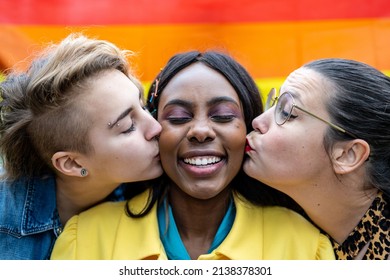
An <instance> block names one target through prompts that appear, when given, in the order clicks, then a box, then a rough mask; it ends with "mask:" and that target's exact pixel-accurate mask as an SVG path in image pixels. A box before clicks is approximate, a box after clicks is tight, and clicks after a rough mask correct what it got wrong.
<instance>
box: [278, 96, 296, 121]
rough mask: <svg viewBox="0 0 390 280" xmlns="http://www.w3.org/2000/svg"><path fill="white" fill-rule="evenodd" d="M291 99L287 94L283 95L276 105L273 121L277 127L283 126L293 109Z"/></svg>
mask: <svg viewBox="0 0 390 280" xmlns="http://www.w3.org/2000/svg"><path fill="white" fill-rule="evenodd" d="M293 103H294V102H293V99H292V96H291V95H290V94H288V93H283V94H282V95H281V96H280V97H279V98H278V101H277V103H276V107H275V121H276V123H277V124H278V125H282V124H284V123H285V122H286V121H288V119H289V118H290V116H291V112H292V109H293Z"/></svg>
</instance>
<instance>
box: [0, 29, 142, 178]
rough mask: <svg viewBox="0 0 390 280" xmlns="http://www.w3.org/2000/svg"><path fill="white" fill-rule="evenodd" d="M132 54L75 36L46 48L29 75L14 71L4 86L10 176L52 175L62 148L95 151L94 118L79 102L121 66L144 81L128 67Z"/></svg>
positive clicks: (2, 124) (1, 146)
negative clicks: (96, 82)
mask: <svg viewBox="0 0 390 280" xmlns="http://www.w3.org/2000/svg"><path fill="white" fill-rule="evenodd" d="M129 53H130V52H128V51H125V50H120V49H118V48H117V47H116V46H115V45H113V44H111V43H109V42H107V41H103V40H94V39H89V38H86V37H84V36H82V35H79V34H71V35H70V36H68V37H67V38H65V39H64V40H63V41H62V42H60V43H59V44H58V45H51V46H49V47H48V48H47V49H45V50H44V52H43V53H42V54H41V55H40V56H38V57H37V58H36V59H35V60H34V61H33V63H32V65H31V66H30V68H29V69H28V70H27V71H26V72H25V73H16V72H15V73H10V74H9V75H8V76H7V77H6V79H5V81H3V82H2V83H1V85H0V92H1V99H2V101H1V103H0V135H1V139H0V152H1V156H2V158H3V162H4V167H5V171H6V174H5V176H6V177H8V178H9V179H16V178H19V177H21V176H40V175H44V174H47V173H50V172H52V163H51V157H52V155H53V154H54V153H55V152H57V151H59V150H72V151H78V152H82V153H89V152H93V151H92V147H91V146H90V144H89V141H87V139H88V137H87V135H88V132H89V127H90V121H88V120H89V119H90V116H89V115H88V113H87V112H86V110H84V109H83V106H82V104H79V103H80V102H76V101H75V100H76V98H77V97H78V96H80V95H82V94H83V93H84V92H88V91H86V90H85V86H86V83H87V82H88V81H90V79H91V78H93V77H96V75H98V74H99V73H101V72H103V71H105V70H112V69H116V70H119V71H121V72H123V73H124V74H125V75H127V76H128V77H129V78H130V79H131V80H132V81H133V82H135V84H136V85H139V82H138V80H136V79H135V78H134V77H133V76H131V75H130V71H129V70H130V69H128V67H129V65H128V61H127V57H128V54H129ZM139 87H140V86H139ZM77 100H79V99H77Z"/></svg>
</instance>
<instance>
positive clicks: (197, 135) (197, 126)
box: [187, 118, 215, 143]
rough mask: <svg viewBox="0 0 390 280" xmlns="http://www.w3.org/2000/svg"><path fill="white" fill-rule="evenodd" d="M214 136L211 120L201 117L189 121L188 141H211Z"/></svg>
mask: <svg viewBox="0 0 390 280" xmlns="http://www.w3.org/2000/svg"><path fill="white" fill-rule="evenodd" d="M214 138H215V131H214V129H213V127H212V123H211V120H209V119H208V118H207V119H202V120H196V119H193V120H192V121H191V126H190V128H189V130H188V132H187V139H188V140H189V141H196V142H199V143H203V142H208V141H212V140H213V139H214Z"/></svg>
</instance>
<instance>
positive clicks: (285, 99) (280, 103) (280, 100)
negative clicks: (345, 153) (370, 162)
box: [265, 88, 358, 138]
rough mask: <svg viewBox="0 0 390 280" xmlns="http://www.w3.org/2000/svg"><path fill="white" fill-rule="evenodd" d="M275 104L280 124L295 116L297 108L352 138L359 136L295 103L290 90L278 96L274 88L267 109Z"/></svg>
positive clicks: (269, 95) (269, 96)
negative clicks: (293, 112) (294, 112)
mask: <svg viewBox="0 0 390 280" xmlns="http://www.w3.org/2000/svg"><path fill="white" fill-rule="evenodd" d="M275 104H276V107H275V111H274V113H275V122H276V123H277V124H278V125H283V124H284V123H285V122H287V121H288V120H289V119H290V118H291V116H292V117H294V115H292V111H293V109H294V108H297V109H298V110H301V111H302V112H305V113H306V114H308V115H310V116H312V117H314V118H316V119H317V120H320V121H322V122H324V123H326V124H328V125H329V126H330V127H332V128H333V129H336V130H338V131H340V132H342V133H344V134H347V135H349V136H351V137H352V138H358V137H356V136H355V135H354V134H352V133H350V132H348V131H346V130H345V129H344V128H342V127H340V126H338V125H336V124H333V123H331V122H328V121H326V120H324V119H323V118H321V117H319V116H317V115H315V114H313V113H310V112H309V111H307V110H305V109H303V108H301V107H299V106H298V105H297V104H295V101H294V97H293V96H292V94H291V93H290V92H284V93H282V94H281V95H280V96H279V97H278V96H277V93H276V89H275V88H272V89H271V91H270V92H269V94H268V98H267V102H266V105H265V108H266V110H268V109H269V108H271V107H272V106H274V105H275Z"/></svg>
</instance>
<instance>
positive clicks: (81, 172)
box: [80, 168, 88, 177]
mask: <svg viewBox="0 0 390 280" xmlns="http://www.w3.org/2000/svg"><path fill="white" fill-rule="evenodd" d="M80 175H81V176H83V177H85V176H87V175H88V170H87V169H85V168H81V170H80Z"/></svg>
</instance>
